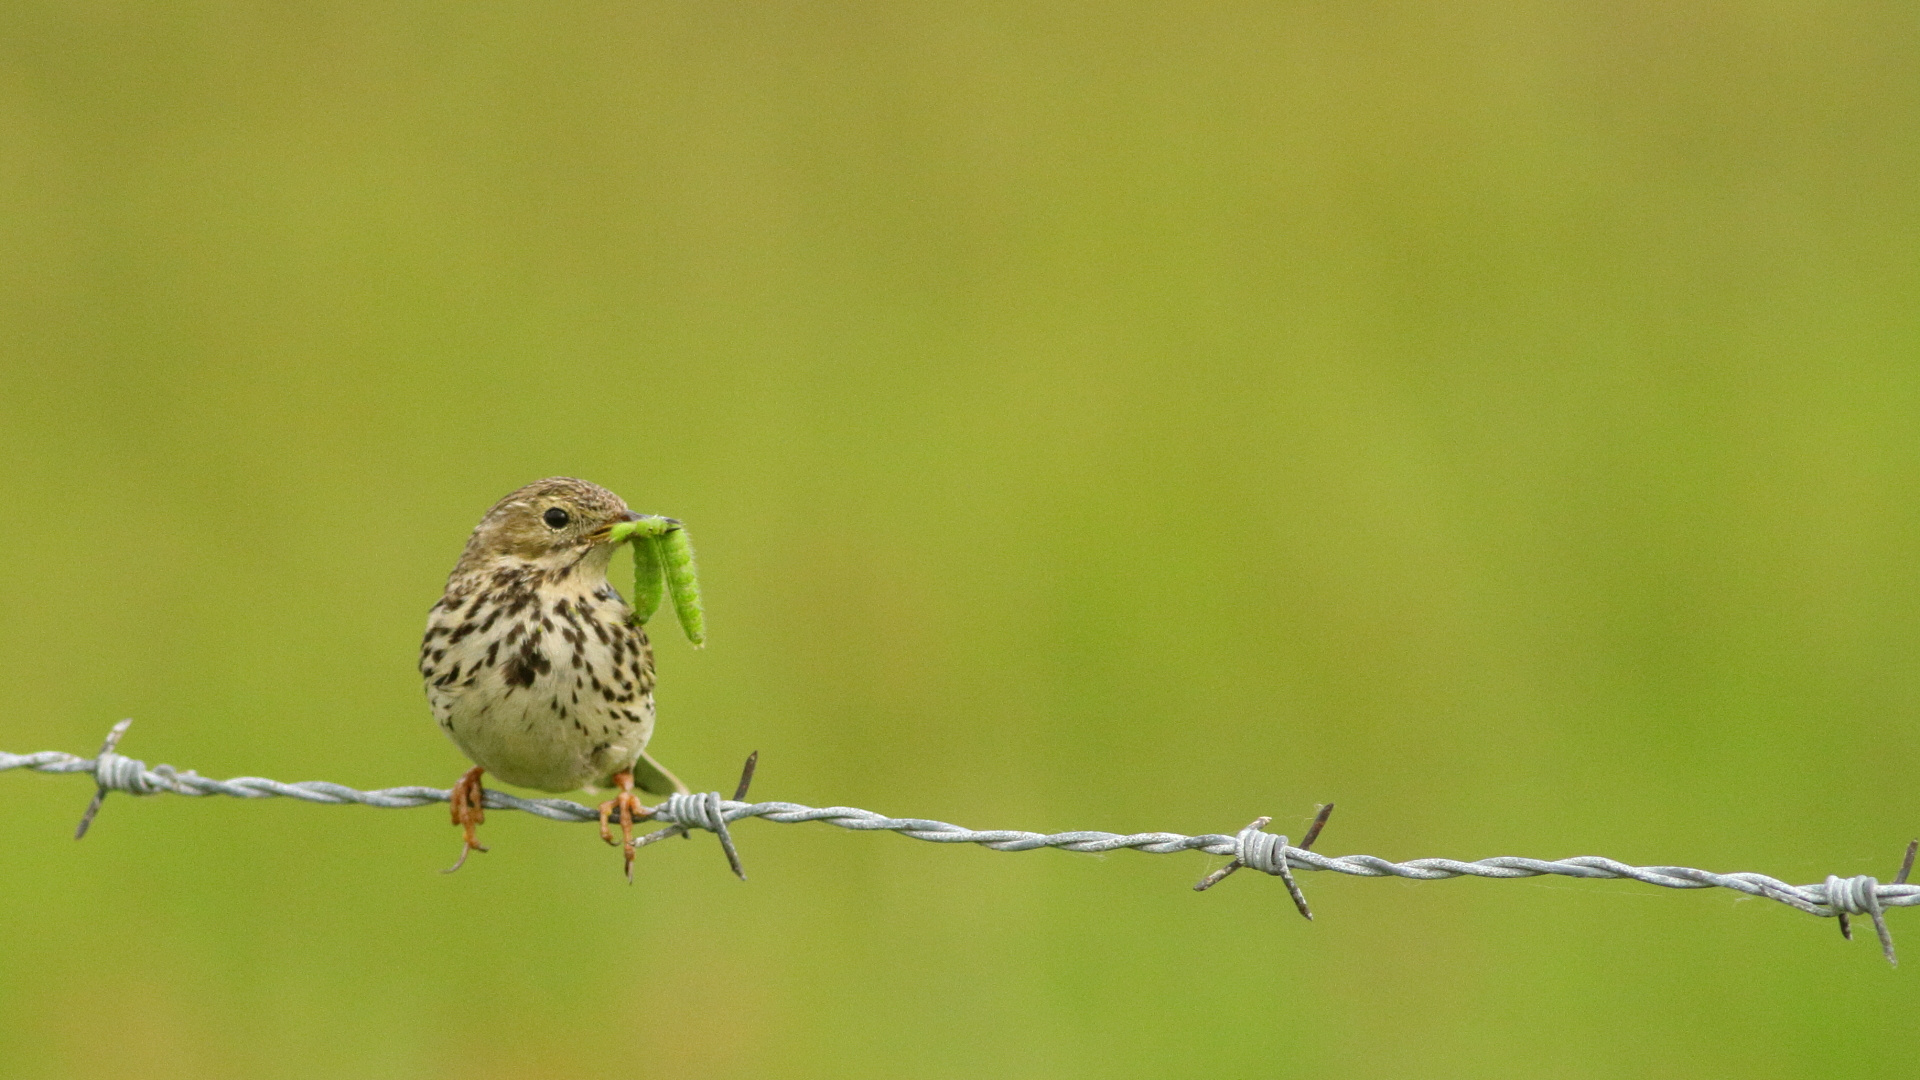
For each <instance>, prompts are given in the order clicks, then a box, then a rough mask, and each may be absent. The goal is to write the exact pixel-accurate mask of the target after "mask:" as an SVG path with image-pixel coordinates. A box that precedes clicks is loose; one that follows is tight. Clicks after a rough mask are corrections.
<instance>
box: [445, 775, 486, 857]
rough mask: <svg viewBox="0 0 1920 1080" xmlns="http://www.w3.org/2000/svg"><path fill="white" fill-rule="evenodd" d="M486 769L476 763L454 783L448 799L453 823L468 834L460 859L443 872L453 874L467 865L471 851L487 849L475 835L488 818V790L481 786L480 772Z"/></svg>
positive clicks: (462, 844) (462, 845) (461, 848)
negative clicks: (486, 807)
mask: <svg viewBox="0 0 1920 1080" xmlns="http://www.w3.org/2000/svg"><path fill="white" fill-rule="evenodd" d="M486 771H487V770H485V769H483V768H481V767H480V766H478V765H475V766H474V767H473V768H471V769H468V770H467V774H466V775H465V776H462V777H461V778H460V782H459V783H457V784H455V785H453V792H452V797H451V798H449V799H448V800H447V804H448V805H449V806H451V807H452V808H453V823H454V824H455V825H458V826H460V827H461V828H462V829H464V830H466V835H465V838H464V840H463V842H462V843H461V847H460V858H459V860H458V861H456V862H455V863H454V864H453V865H452V866H449V867H447V868H446V869H445V870H442V871H440V872H441V873H443V874H451V873H453V872H454V871H455V870H458V869H460V868H461V867H463V866H465V865H467V854H468V853H469V852H473V851H485V850H487V848H486V845H485V844H482V843H481V842H480V841H479V840H477V839H475V837H474V835H473V830H474V827H475V826H477V825H479V824H480V823H481V822H483V821H485V820H487V812H486V810H485V809H484V806H485V804H486V798H487V790H486V789H485V788H483V787H481V786H480V774H481V773H483V772H486Z"/></svg>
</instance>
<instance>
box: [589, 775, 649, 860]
mask: <svg viewBox="0 0 1920 1080" xmlns="http://www.w3.org/2000/svg"><path fill="white" fill-rule="evenodd" d="M613 782H614V784H615V785H616V786H618V787H619V788H620V794H618V795H615V796H614V797H613V798H611V799H608V800H607V801H606V802H603V803H601V804H600V839H602V840H605V841H606V842H607V843H609V844H611V843H613V842H614V839H613V812H614V811H615V810H618V811H619V812H620V847H621V848H622V850H624V851H625V852H626V855H627V883H628V884H632V883H633V823H634V822H635V821H645V820H646V819H647V818H649V817H651V816H652V814H651V812H650V811H648V810H647V808H646V807H645V806H643V805H641V803H640V796H638V795H635V794H634V793H633V771H632V770H631V769H629V770H628V771H626V772H619V773H614V774H613Z"/></svg>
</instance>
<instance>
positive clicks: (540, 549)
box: [453, 476, 640, 576]
mask: <svg viewBox="0 0 1920 1080" xmlns="http://www.w3.org/2000/svg"><path fill="white" fill-rule="evenodd" d="M639 517H640V515H639V514H636V513H634V512H633V511H632V510H629V509H627V504H626V502H625V500H623V499H621V498H620V496H618V495H615V494H614V493H613V492H611V491H608V490H607V489H606V488H603V487H601V486H600V485H598V484H590V483H588V482H586V481H585V480H575V479H573V478H572V477H567V476H551V477H548V478H547V479H545V480H536V481H534V482H533V483H531V484H528V485H527V486H526V487H523V488H521V489H520V490H518V491H516V492H513V493H512V494H510V495H508V496H507V497H506V498H504V499H501V500H500V501H499V502H497V503H495V504H494V505H493V509H491V510H489V511H487V515H486V516H485V517H483V518H481V519H480V524H478V525H476V526H474V529H473V536H472V537H471V538H469V539H468V540H467V549H466V552H465V553H464V554H462V555H461V556H460V563H459V565H457V566H455V567H454V571H453V572H454V574H455V576H459V575H461V574H464V573H467V572H469V571H472V570H478V569H482V568H486V567H497V566H499V565H500V564H501V563H503V562H504V563H520V564H529V563H530V564H533V565H535V566H538V567H541V568H543V569H546V570H561V569H566V568H571V567H575V566H578V567H579V568H580V569H583V570H590V571H598V572H599V573H600V574H601V575H604V574H605V573H606V568H607V562H608V560H610V559H611V558H612V557H613V549H614V547H616V546H617V545H615V544H613V543H610V542H609V534H610V533H611V532H612V530H613V527H614V526H615V525H618V524H620V523H621V522H625V521H635V520H638V519H639Z"/></svg>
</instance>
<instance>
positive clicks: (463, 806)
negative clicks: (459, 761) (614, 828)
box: [440, 765, 604, 874]
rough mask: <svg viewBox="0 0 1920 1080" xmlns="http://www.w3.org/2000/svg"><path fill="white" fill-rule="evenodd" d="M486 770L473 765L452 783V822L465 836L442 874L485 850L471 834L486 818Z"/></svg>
mask: <svg viewBox="0 0 1920 1080" xmlns="http://www.w3.org/2000/svg"><path fill="white" fill-rule="evenodd" d="M486 771H487V770H485V769H483V768H481V767H480V766H478V765H475V766H474V767H473V768H471V769H468V770H467V774H466V775H465V776H462V777H461V778H460V782H459V783H457V784H455V785H453V797H452V798H450V799H448V800H447V802H448V805H450V806H451V807H452V808H453V823H454V824H455V825H458V826H460V827H461V828H462V829H464V830H465V838H464V840H463V841H462V843H461V847H460V858H459V859H458V860H456V861H455V862H454V864H453V865H452V866H449V867H447V868H446V869H445V870H442V871H440V872H441V873H443V874H451V873H453V872H454V871H455V870H458V869H460V868H461V867H463V866H465V865H467V856H468V854H470V853H472V852H475V851H485V850H487V848H486V845H485V844H482V843H481V842H480V841H479V840H478V839H476V838H475V837H474V834H473V830H474V827H475V826H477V825H479V824H480V823H481V822H483V821H485V820H487V812H486V810H485V809H484V807H485V805H486V799H487V790H486V788H483V787H481V786H480V774H481V773H483V772H486ZM603 816H604V815H603Z"/></svg>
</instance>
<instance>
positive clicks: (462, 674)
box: [420, 476, 687, 877]
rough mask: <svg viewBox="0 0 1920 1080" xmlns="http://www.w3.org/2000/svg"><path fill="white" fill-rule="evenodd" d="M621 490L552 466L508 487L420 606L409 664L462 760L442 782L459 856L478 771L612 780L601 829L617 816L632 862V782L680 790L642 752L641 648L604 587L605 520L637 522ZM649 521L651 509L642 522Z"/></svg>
mask: <svg viewBox="0 0 1920 1080" xmlns="http://www.w3.org/2000/svg"><path fill="white" fill-rule="evenodd" d="M639 520H641V515H639V514H636V513H634V512H633V511H631V510H629V509H627V504H626V503H625V502H623V501H621V499H620V496H618V495H615V494H614V493H613V492H611V491H608V490H607V489H606V488H603V487H600V486H598V485H596V484H589V483H587V482H586V481H584V480H574V479H571V478H568V477H563V476H558V477H551V478H549V479H546V480H539V481H535V482H534V483H531V484H528V485H527V486H526V487H523V488H521V489H520V490H518V491H516V492H514V493H513V494H511V495H508V496H507V497H506V498H504V499H501V500H500V501H499V502H498V503H496V504H494V507H493V509H491V510H489V511H487V514H486V516H485V517H483V518H481V519H480V524H479V525H477V526H475V527H474V530H473V535H472V537H470V538H469V539H468V540H467V547H466V550H465V551H464V552H462V553H461V555H460V561H459V562H458V563H456V564H455V565H454V568H453V573H452V574H451V575H449V576H448V577H447V591H446V595H444V596H442V597H441V598H440V602H439V603H436V604H434V605H433V610H432V611H431V612H430V613H429V614H428V616H427V635H426V638H425V639H424V640H423V641H422V642H421V643H420V674H421V676H422V677H423V678H425V680H426V684H427V700H428V701H429V702H431V703H432V705H433V715H434V718H435V719H436V720H438V721H440V726H441V728H443V729H444V730H445V731H446V733H447V734H448V735H449V736H451V737H452V738H453V741H454V745H456V746H458V747H459V748H460V750H461V752H462V753H464V754H466V755H467V757H468V758H469V759H471V760H472V761H473V762H474V768H472V769H470V770H468V771H467V774H466V775H465V776H463V777H461V779H460V782H459V783H458V784H457V785H455V786H454V790H453V821H454V824H456V825H459V826H461V827H462V829H464V830H465V834H464V835H465V842H464V845H463V846H462V847H461V849H460V860H459V862H456V863H454V864H453V866H451V867H449V870H458V869H459V868H460V867H461V865H462V864H464V863H465V862H466V861H467V853H468V852H471V851H485V850H487V849H486V848H485V847H482V846H481V845H480V844H479V842H478V841H476V840H475V838H474V826H476V825H478V824H480V822H481V821H482V820H484V818H485V815H484V813H483V812H482V809H481V805H482V798H483V795H484V792H483V790H482V788H481V785H480V775H481V773H483V772H486V771H488V770H491V771H492V772H493V774H494V775H495V776H497V777H499V778H500V779H502V780H505V781H506V782H507V783H510V784H519V785H521V786H523V787H530V788H538V789H540V790H541V791H572V790H574V789H576V788H580V787H587V786H611V787H614V788H617V789H618V790H619V794H618V795H617V796H615V797H614V798H613V799H611V800H608V801H607V802H606V803H604V804H602V805H601V807H600V835H601V836H602V837H603V838H604V839H605V840H606V841H607V842H608V843H613V842H614V841H613V834H612V831H611V829H610V828H609V820H610V818H611V816H612V815H614V814H615V813H617V814H618V815H619V820H620V824H621V831H622V834H623V837H624V838H625V839H626V841H627V843H626V845H625V847H626V858H627V873H628V876H629V877H631V876H632V872H633V845H632V824H633V821H634V819H635V817H636V816H637V815H639V816H644V809H643V808H642V806H641V803H640V800H639V798H638V797H637V796H636V795H634V793H633V789H634V787H635V785H638V786H639V787H640V789H641V790H643V791H648V792H652V793H653V794H656V795H667V794H671V793H673V792H675V791H685V790H687V787H686V785H685V784H682V783H681V782H680V780H679V778H677V777H675V776H674V775H673V774H672V773H670V772H668V771H667V770H665V769H663V768H661V767H660V766H659V764H658V763H656V762H655V761H654V760H653V759H652V758H650V757H648V756H647V753H646V747H647V739H648V737H649V736H651V735H652V734H653V650H652V648H651V647H650V646H649V645H648V644H647V634H646V631H645V630H644V629H643V628H641V626H640V625H639V623H638V620H636V619H635V618H634V617H633V609H632V608H631V607H629V606H628V605H627V602H626V600H624V599H622V598H621V596H620V594H619V593H618V592H616V591H615V590H614V588H613V586H611V585H609V584H607V563H608V561H609V560H611V559H612V558H613V549H614V548H615V547H617V546H619V545H618V543H616V542H614V541H613V540H612V539H611V534H612V532H613V529H614V527H615V526H616V525H620V524H621V523H623V522H629V521H639ZM655 520H657V519H655Z"/></svg>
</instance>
